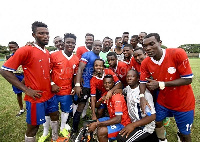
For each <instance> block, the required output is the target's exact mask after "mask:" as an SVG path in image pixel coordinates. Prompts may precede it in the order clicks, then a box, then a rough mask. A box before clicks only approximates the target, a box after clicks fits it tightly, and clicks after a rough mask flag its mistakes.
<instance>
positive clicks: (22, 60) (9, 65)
mask: <svg viewBox="0 0 200 142" xmlns="http://www.w3.org/2000/svg"><path fill="white" fill-rule="evenodd" d="M29 49H30V48H28V47H21V48H19V49H18V50H17V51H16V52H15V54H14V55H13V56H12V57H10V58H9V59H8V60H7V61H6V62H5V63H4V64H3V66H2V67H1V68H2V69H4V70H7V71H11V72H13V71H16V70H17V68H18V67H19V66H20V65H24V64H26V63H28V62H29V57H30V56H29V54H30V53H31V52H29V51H30V50H29Z"/></svg>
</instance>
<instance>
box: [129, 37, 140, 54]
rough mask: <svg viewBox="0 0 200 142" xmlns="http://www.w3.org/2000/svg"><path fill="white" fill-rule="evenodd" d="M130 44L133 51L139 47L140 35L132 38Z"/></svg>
mask: <svg viewBox="0 0 200 142" xmlns="http://www.w3.org/2000/svg"><path fill="white" fill-rule="evenodd" d="M130 44H131V45H132V46H133V50H134V49H135V48H137V47H138V45H137V44H138V35H133V36H131V40H130Z"/></svg>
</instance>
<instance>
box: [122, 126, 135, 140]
mask: <svg viewBox="0 0 200 142" xmlns="http://www.w3.org/2000/svg"><path fill="white" fill-rule="evenodd" d="M134 129H135V127H134V124H133V123H130V124H128V125H126V127H124V128H123V129H122V130H121V131H120V132H119V134H120V135H121V136H122V137H123V136H126V138H128V136H129V134H130V133H131V132H132V131H133V130H134Z"/></svg>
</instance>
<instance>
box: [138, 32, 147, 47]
mask: <svg viewBox="0 0 200 142" xmlns="http://www.w3.org/2000/svg"><path fill="white" fill-rule="evenodd" d="M146 35H147V33H146V32H140V33H139V35H138V42H139V44H141V46H142V44H143V40H144V37H145V36H146Z"/></svg>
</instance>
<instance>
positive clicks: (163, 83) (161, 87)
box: [158, 81, 165, 90]
mask: <svg viewBox="0 0 200 142" xmlns="http://www.w3.org/2000/svg"><path fill="white" fill-rule="evenodd" d="M158 84H159V88H160V90H163V89H165V82H162V81H159V82H158Z"/></svg>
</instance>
